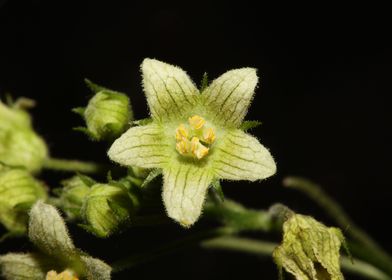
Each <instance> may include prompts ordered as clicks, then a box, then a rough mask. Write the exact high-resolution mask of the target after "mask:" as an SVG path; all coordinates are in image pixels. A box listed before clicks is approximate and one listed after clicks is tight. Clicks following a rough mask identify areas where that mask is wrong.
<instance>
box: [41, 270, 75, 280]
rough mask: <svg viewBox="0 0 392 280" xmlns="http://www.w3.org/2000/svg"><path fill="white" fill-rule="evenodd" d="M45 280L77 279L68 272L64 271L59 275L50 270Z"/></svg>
mask: <svg viewBox="0 0 392 280" xmlns="http://www.w3.org/2000/svg"><path fill="white" fill-rule="evenodd" d="M46 280H79V278H78V277H76V276H74V275H73V273H72V272H70V271H69V270H64V271H63V272H61V273H60V274H57V272H56V271H54V270H51V271H49V272H48V273H47V274H46Z"/></svg>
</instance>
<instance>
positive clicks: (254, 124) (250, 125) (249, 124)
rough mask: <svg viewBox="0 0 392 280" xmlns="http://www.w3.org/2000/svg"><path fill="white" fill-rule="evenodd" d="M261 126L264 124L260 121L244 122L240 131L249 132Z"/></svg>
mask: <svg viewBox="0 0 392 280" xmlns="http://www.w3.org/2000/svg"><path fill="white" fill-rule="evenodd" d="M261 124H262V122H259V121H243V122H242V124H241V125H240V127H239V129H241V130H242V131H244V132H247V131H248V130H250V129H253V128H255V127H258V126H260V125H261Z"/></svg>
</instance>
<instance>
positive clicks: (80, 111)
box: [72, 107, 86, 118]
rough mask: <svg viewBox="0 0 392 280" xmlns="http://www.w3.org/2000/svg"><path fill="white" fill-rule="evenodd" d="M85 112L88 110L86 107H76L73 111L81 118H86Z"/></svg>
mask: <svg viewBox="0 0 392 280" xmlns="http://www.w3.org/2000/svg"><path fill="white" fill-rule="evenodd" d="M85 110H86V108H84V107H76V108H73V109H72V112H74V113H75V114H78V115H79V116H81V117H82V118H84V111H85Z"/></svg>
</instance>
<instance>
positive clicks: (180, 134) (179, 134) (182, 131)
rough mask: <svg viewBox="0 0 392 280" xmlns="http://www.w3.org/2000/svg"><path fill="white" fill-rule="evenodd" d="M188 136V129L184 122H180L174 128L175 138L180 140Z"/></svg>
mask: <svg viewBox="0 0 392 280" xmlns="http://www.w3.org/2000/svg"><path fill="white" fill-rule="evenodd" d="M187 138H188V130H187V129H186V127H185V125H184V124H180V125H179V127H177V129H176V140H177V141H181V140H184V139H187Z"/></svg>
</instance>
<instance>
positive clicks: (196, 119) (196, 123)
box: [188, 115, 206, 129]
mask: <svg viewBox="0 0 392 280" xmlns="http://www.w3.org/2000/svg"><path fill="white" fill-rule="evenodd" d="M188 121H189V124H190V125H191V127H192V128H193V129H200V128H202V127H203V126H204V124H205V123H206V121H205V120H204V119H203V118H202V117H200V116H198V115H194V116H193V117H190V118H189V119H188Z"/></svg>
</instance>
